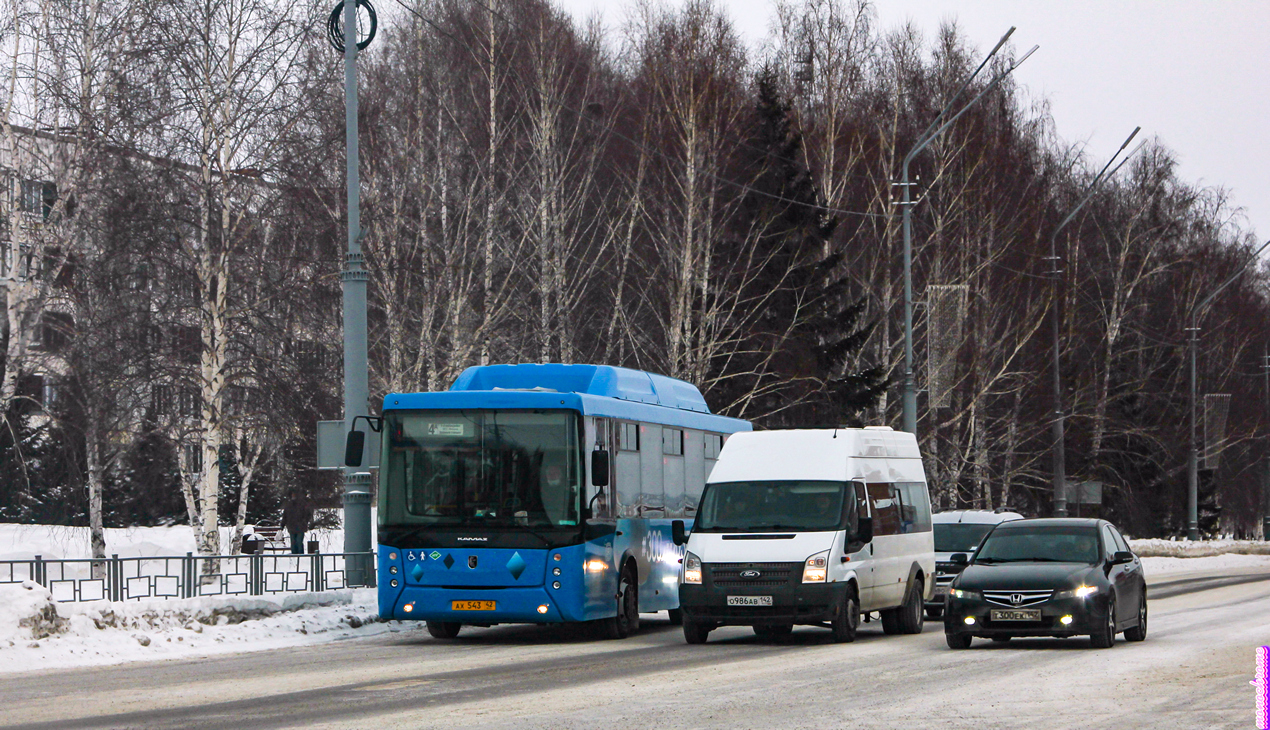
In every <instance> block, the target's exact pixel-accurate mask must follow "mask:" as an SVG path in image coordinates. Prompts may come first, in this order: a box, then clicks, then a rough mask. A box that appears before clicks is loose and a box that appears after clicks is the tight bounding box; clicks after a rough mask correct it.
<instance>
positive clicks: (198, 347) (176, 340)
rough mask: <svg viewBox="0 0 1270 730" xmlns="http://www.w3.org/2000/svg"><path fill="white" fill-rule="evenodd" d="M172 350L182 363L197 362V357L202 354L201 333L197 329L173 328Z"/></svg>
mask: <svg viewBox="0 0 1270 730" xmlns="http://www.w3.org/2000/svg"><path fill="white" fill-rule="evenodd" d="M172 350H173V353H174V354H175V355H176V357H177V358H179V359H180V360H181V361H182V362H198V356H199V355H200V354H202V352H203V333H202V332H201V331H199V328H198V327H186V326H178V327H176V328H174V329H173V331H172Z"/></svg>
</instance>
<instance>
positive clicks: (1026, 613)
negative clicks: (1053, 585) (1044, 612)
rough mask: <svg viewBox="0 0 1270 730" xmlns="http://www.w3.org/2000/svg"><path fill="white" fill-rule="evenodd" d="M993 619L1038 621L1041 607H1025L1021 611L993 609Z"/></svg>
mask: <svg viewBox="0 0 1270 730" xmlns="http://www.w3.org/2000/svg"><path fill="white" fill-rule="evenodd" d="M992 620H993V621H1040V620H1041V609H1039V608H1033V609H1025V610H1022V611H993V612H992Z"/></svg>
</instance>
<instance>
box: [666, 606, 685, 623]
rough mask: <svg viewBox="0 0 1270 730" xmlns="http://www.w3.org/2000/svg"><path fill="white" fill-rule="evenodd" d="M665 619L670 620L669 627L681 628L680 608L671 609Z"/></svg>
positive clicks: (682, 619) (682, 613)
mask: <svg viewBox="0 0 1270 730" xmlns="http://www.w3.org/2000/svg"><path fill="white" fill-rule="evenodd" d="M666 618H669V619H670V625H671V626H682V625H683V622H684V612H683V609H682V608H672V609H670V610H669V611H667V612H666Z"/></svg>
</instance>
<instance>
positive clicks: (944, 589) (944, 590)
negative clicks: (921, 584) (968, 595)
mask: <svg viewBox="0 0 1270 730" xmlns="http://www.w3.org/2000/svg"><path fill="white" fill-rule="evenodd" d="M946 595H948V586H935V597H936V598H938V597H940V596H946Z"/></svg>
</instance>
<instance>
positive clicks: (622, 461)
mask: <svg viewBox="0 0 1270 730" xmlns="http://www.w3.org/2000/svg"><path fill="white" fill-rule="evenodd" d="M615 430H616V431H617V451H615V452H613V463H612V471H613V475H614V479H615V482H614V486H615V487H616V489H615V490H614V491H613V492H611V493H612V494H614V495H616V499H617V504H615V505H614V510H613V516H614V517H635V516H636V514H635V510H636V505H637V503H638V499H639V491H640V477H641V475H640V463H639V447H640V443H639V424H637V423H630V422H628V421H618V422H616V427H615Z"/></svg>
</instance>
